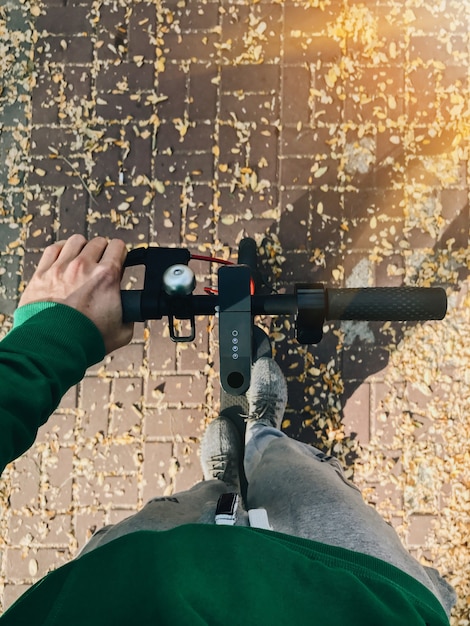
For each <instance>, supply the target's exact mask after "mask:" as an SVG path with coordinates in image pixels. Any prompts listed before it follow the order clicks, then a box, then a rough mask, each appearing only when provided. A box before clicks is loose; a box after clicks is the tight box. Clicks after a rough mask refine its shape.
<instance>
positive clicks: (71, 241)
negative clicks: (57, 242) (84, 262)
mask: <svg viewBox="0 0 470 626" xmlns="http://www.w3.org/2000/svg"><path fill="white" fill-rule="evenodd" d="M86 245H87V240H86V239H85V237H84V236H83V235H72V236H71V237H69V238H68V239H67V241H66V242H65V245H64V246H63V247H62V250H61V251H60V254H59V256H58V258H57V261H56V262H57V263H60V265H67V264H68V263H70V261H72V260H73V259H75V258H76V257H77V256H78V255H79V254H80V252H81V251H82V250H83V248H84V247H85V246H86Z"/></svg>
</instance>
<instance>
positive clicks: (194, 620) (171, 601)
mask: <svg viewBox="0 0 470 626" xmlns="http://www.w3.org/2000/svg"><path fill="white" fill-rule="evenodd" d="M103 357H104V346H103V340H102V338H101V335H100V333H99V331H98V330H97V328H96V327H95V326H94V325H93V323H92V322H91V321H90V320H88V319H87V318H86V317H84V316H83V315H81V314H80V313H78V312H77V311H75V310H73V309H71V308H69V307H66V306H64V305H54V304H48V303H43V304H39V305H28V306H25V307H22V308H20V309H18V311H17V312H16V314H15V326H14V328H13V330H12V331H11V332H10V333H9V334H8V335H7V336H6V337H5V339H4V340H3V341H2V342H0V380H1V387H0V433H1V434H0V464H1V468H0V469H1V470H2V471H3V469H4V467H5V465H6V464H7V463H8V462H10V461H12V460H13V459H15V458H17V457H18V456H19V455H21V454H22V453H23V452H25V451H26V450H27V449H28V448H29V447H30V446H31V445H32V443H33V442H34V439H35V437H36V434H37V429H38V427H39V426H40V425H42V424H44V423H45V422H46V421H47V419H48V417H49V415H50V414H51V413H52V412H53V411H54V410H55V408H56V407H57V406H58V404H59V402H60V400H61V398H62V396H63V395H64V394H65V393H66V391H67V390H68V389H69V387H71V386H72V385H74V384H76V383H77V382H78V381H79V380H81V378H82V377H83V375H84V373H85V371H86V369H87V367H89V366H90V365H92V364H94V363H97V362H98V361H100V360H101V359H102V358H103ZM107 624H110V625H111V624H112V625H113V626H116V625H120V624H122V625H126V626H127V625H129V624H136V625H138V626H146V625H149V626H150V625H152V626H153V625H157V624H158V625H160V624H168V625H172V626H174V624H183V625H186V624H188V625H193V624H195V625H197V624H215V625H218V624H220V625H223V626H227V625H234V626H240V625H241V624H247V625H251V624H256V625H259V624H262V625H264V624H269V625H280V624H286V625H289V626H291V625H292V624H296V625H297V624H309V625H312V624H318V625H321V626H324V625H325V624H331V625H333V626H336V625H338V626H344V625H346V624H347V625H350V626H355V625H357V626H364V625H369V624H370V625H377V626H415V625H416V626H417V625H421V626H426V625H428V626H441V625H442V626H444V625H448V624H449V622H448V619H447V617H446V615H445V612H444V609H443V608H442V607H441V604H440V603H439V602H438V600H437V599H436V598H435V597H434V595H433V594H432V593H431V592H430V591H428V590H427V589H426V588H425V587H424V586H423V585H421V583H419V582H417V581H416V580H414V579H413V578H411V577H410V576H408V575H407V574H404V573H403V572H401V571H400V570H398V569H396V568H395V567H393V566H391V565H389V564H388V563H386V562H384V561H381V560H379V559H375V558H373V557H370V556H367V555H364V554H360V553H356V552H351V551H349V550H344V549H342V548H336V547H332V546H328V545H324V544H320V543H316V542H313V541H307V540H303V539H298V538H296V537H291V536H288V535H283V534H280V533H276V532H270V531H266V530H259V529H254V528H244V527H235V526H232V527H227V526H215V525H186V526H180V527H177V528H175V529H173V530H169V531H165V532H151V531H139V532H135V533H133V534H130V535H127V536H125V537H121V538H119V539H116V540H115V541H112V542H110V543H108V544H105V545H104V546H102V547H101V548H98V549H96V550H94V551H92V552H90V553H88V554H85V555H84V556H82V557H80V558H79V559H77V560H74V561H72V562H70V563H68V564H67V565H64V566H62V567H60V568H58V569H57V570H55V571H53V572H51V573H50V574H48V575H47V576H46V577H45V578H43V579H42V580H40V581H39V582H38V583H37V584H36V585H34V586H33V587H32V588H31V589H30V590H29V591H27V592H26V593H25V594H24V595H23V596H22V597H21V598H20V599H19V600H18V601H17V602H16V603H15V604H14V605H13V606H12V607H11V608H10V609H9V610H8V611H6V613H5V614H4V615H3V616H2V617H1V618H0V626H7V625H12V626H13V625H14V626H22V625H25V626H26V625H27V626H56V625H57V626H59V625H60V626H65V625H67V626H74V625H77V626H78V625H83V626H95V625H96V626H98V625H100V626H103V625H107Z"/></svg>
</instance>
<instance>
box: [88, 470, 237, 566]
mask: <svg viewBox="0 0 470 626" xmlns="http://www.w3.org/2000/svg"><path fill="white" fill-rule="evenodd" d="M231 491H232V490H231V489H230V487H228V486H227V485H226V484H225V483H224V482H222V481H221V480H209V481H204V482H200V483H198V484H197V485H195V486H194V487H192V488H191V489H189V490H188V491H183V492H181V493H177V494H175V495H173V496H171V497H168V498H154V499H152V500H150V501H149V502H147V504H146V505H145V506H144V507H143V509H142V510H140V511H139V512H138V513H136V514H135V515H131V516H130V517H127V518H126V519H124V520H122V521H121V522H119V523H118V524H114V525H112V526H105V527H104V528H101V529H100V530H98V531H97V532H96V533H95V534H94V535H93V537H91V539H90V541H89V542H88V543H87V544H86V545H85V546H84V548H83V549H82V550H81V551H80V552H79V554H78V555H77V557H76V558H78V557H80V556H83V555H84V554H87V553H88V552H91V551H92V550H95V549H96V548H99V547H101V546H103V545H105V544H106V543H109V542H110V541H113V540H114V539H117V538H118V537H122V536H124V535H128V534H130V533H133V532H137V531H139V530H155V531H158V530H169V529H170V528H175V527H176V526H182V525H184V524H214V523H215V510H216V506H217V501H218V499H219V497H220V496H221V495H222V494H223V493H229V492H231ZM236 525H237V526H249V523H248V516H247V514H246V512H245V511H243V509H242V508H241V503H240V505H239V509H238V519H237V522H236Z"/></svg>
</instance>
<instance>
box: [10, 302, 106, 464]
mask: <svg viewBox="0 0 470 626" xmlns="http://www.w3.org/2000/svg"><path fill="white" fill-rule="evenodd" d="M44 306H46V307H47V308H45V310H42V311H41V308H43V307H44ZM37 311H40V312H37ZM30 315H31V316H30ZM104 355H105V349H104V344H103V339H102V337H101V334H100V332H99V331H98V329H97V328H96V326H95V325H94V324H93V323H92V322H91V321H90V320H89V319H87V318H86V317H85V316H84V315H82V314H81V313H79V312H78V311H76V310H74V309H72V308H70V307H68V306H65V305H52V304H51V303H48V304H47V305H42V306H41V304H38V305H29V308H28V307H22V308H21V309H19V310H18V312H17V315H15V327H14V328H13V330H12V331H11V332H10V333H9V334H8V335H7V336H6V337H5V339H3V341H2V342H0V381H1V383H0V471H3V469H4V467H5V465H6V464H7V463H9V462H10V461H12V460H14V459H15V458H17V457H18V456H20V455H21V454H23V453H24V452H25V451H26V450H27V449H28V448H29V447H30V446H31V445H32V444H33V442H34V440H35V438H36V435H37V431H38V428H39V427H40V426H41V425H42V424H44V423H45V422H46V421H47V419H48V418H49V416H50V415H51V413H52V412H53V411H54V410H55V409H56V408H57V406H58V405H59V403H60V401H61V399H62V396H63V395H64V394H65V393H66V392H67V390H68V389H69V388H70V387H71V386H73V385H75V384H76V383H78V382H79V381H80V380H81V379H82V378H83V376H84V374H85V371H86V369H87V368H88V367H90V365H92V364H93V363H97V362H98V361H100V360H101V359H102V358H103V357H104Z"/></svg>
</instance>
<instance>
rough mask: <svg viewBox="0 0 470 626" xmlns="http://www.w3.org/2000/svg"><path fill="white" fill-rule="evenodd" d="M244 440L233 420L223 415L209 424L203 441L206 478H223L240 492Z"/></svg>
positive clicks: (203, 468) (203, 466) (202, 454)
mask: <svg viewBox="0 0 470 626" xmlns="http://www.w3.org/2000/svg"><path fill="white" fill-rule="evenodd" d="M241 454H242V441H241V438H240V434H239V432H238V430H237V428H236V426H235V425H234V424H233V422H232V421H231V420H230V419H228V418H227V417H224V416H223V415H221V416H220V417H217V418H216V419H215V420H212V422H210V424H209V425H208V426H207V428H206V431H205V433H204V435H203V438H202V441H201V465H202V471H203V474H204V479H205V480H214V479H216V480H222V481H223V482H224V483H226V484H227V485H229V486H230V487H233V488H234V490H235V491H237V492H238V493H240V476H239V463H240V457H241Z"/></svg>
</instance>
